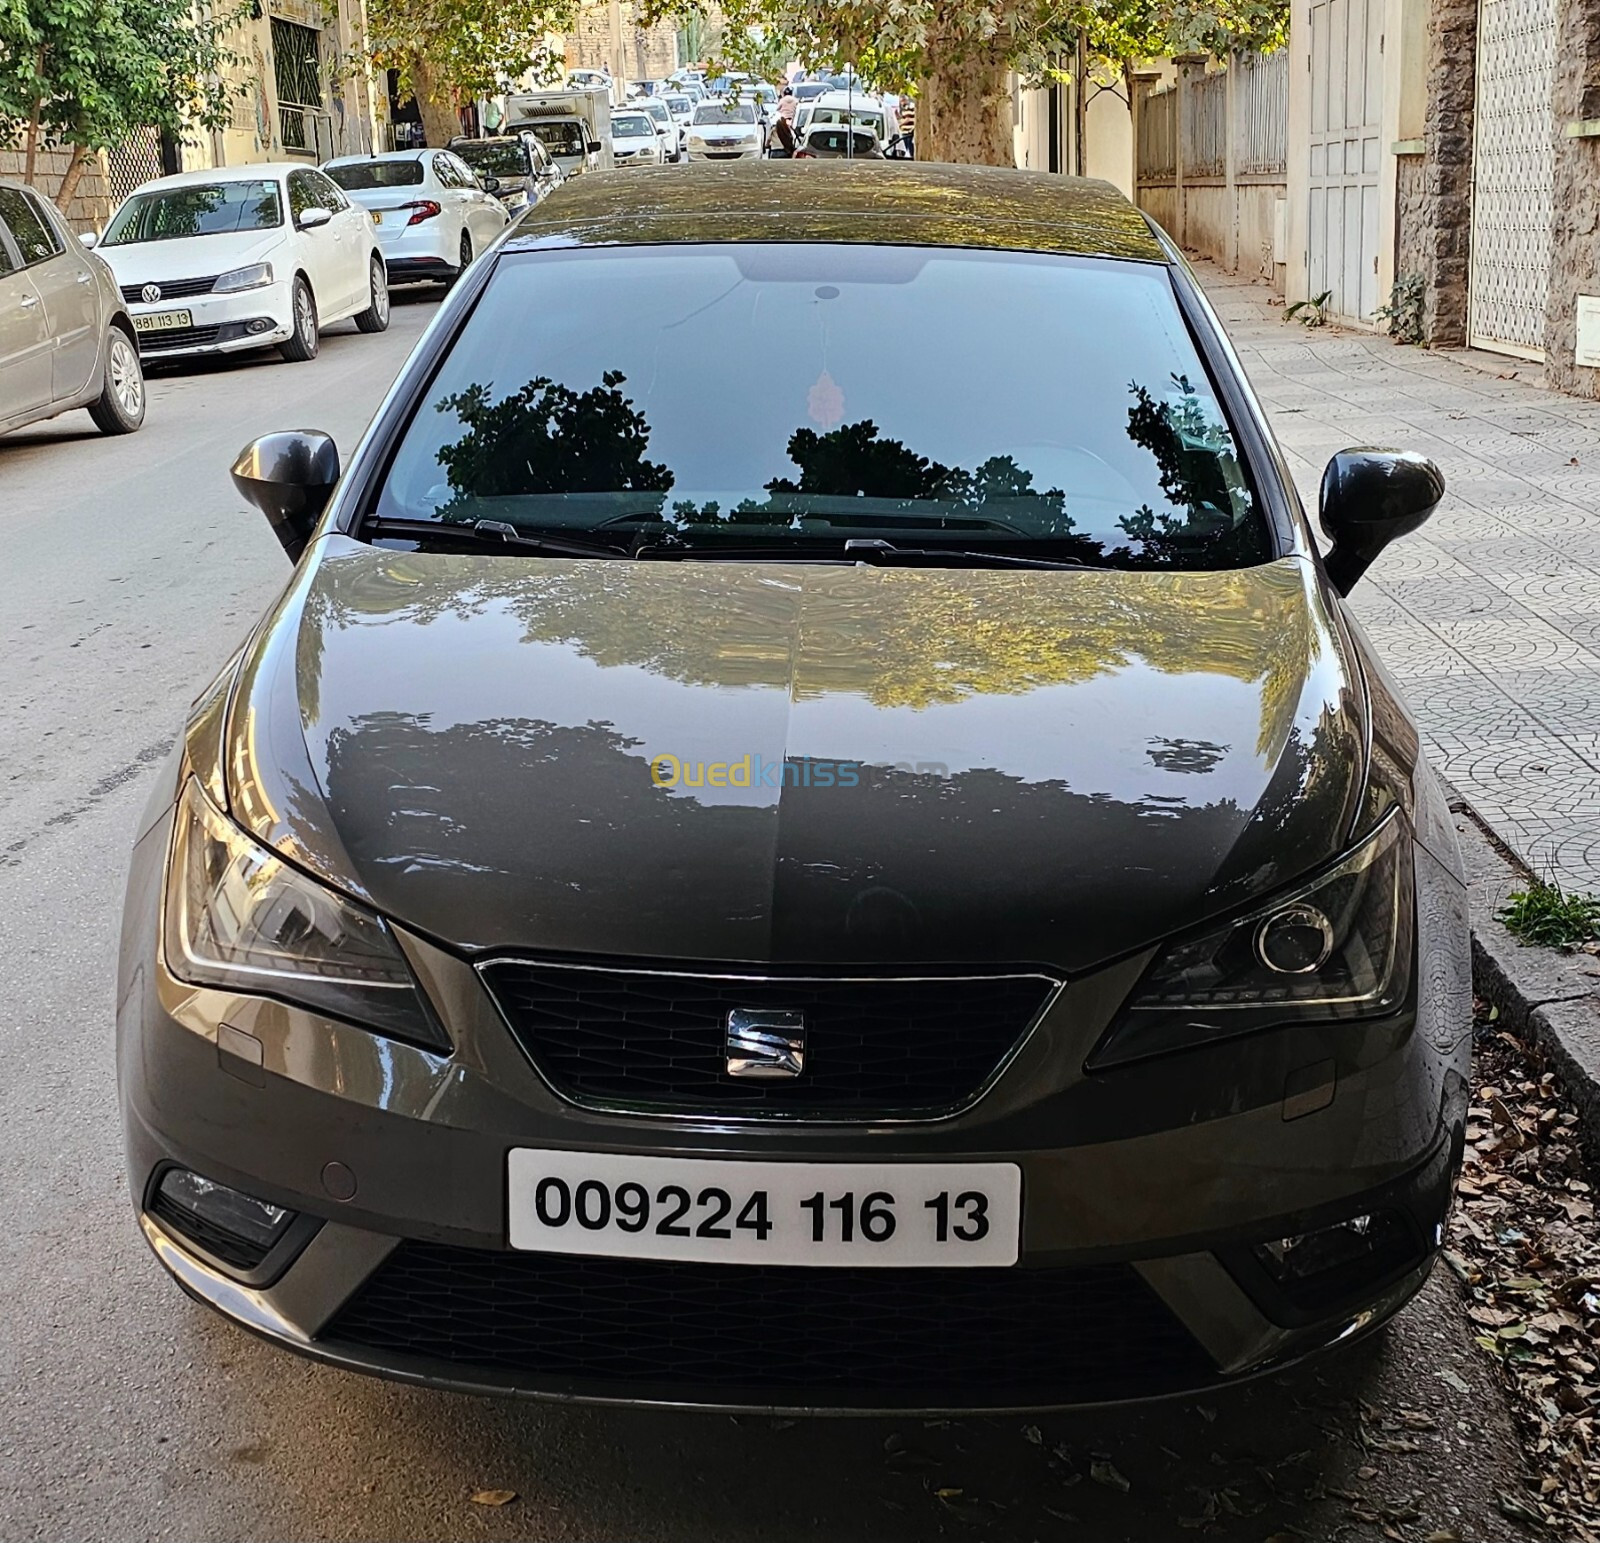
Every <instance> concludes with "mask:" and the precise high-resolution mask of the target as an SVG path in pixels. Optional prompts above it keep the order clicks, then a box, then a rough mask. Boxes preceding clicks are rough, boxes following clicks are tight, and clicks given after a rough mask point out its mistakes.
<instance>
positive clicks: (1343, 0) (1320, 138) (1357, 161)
mask: <svg viewBox="0 0 1600 1543" xmlns="http://www.w3.org/2000/svg"><path fill="white" fill-rule="evenodd" d="M1507 3H1510V4H1517V3H1520V0H1507ZM1382 116H1383V0H1312V4H1311V168H1310V169H1311V176H1310V188H1311V208H1310V227H1309V236H1310V249H1309V251H1308V252H1307V254H1306V255H1307V259H1308V261H1307V267H1308V273H1309V278H1310V282H1311V294H1312V295H1313V296H1317V295H1320V294H1321V293H1322V292H1323V291H1324V290H1330V291H1332V297H1331V298H1330V299H1329V301H1328V307H1327V308H1328V310H1329V311H1330V312H1332V313H1333V314H1335V315H1338V316H1345V317H1349V318H1351V319H1352V320H1356V321H1364V322H1370V321H1371V320H1372V315H1373V312H1375V311H1376V310H1377V309H1378V168H1379V166H1380V165H1381V164H1382V160H1383V158H1382V155H1381V154H1380V150H1381V145H1382V134H1381V130H1382V124H1381V119H1382Z"/></svg>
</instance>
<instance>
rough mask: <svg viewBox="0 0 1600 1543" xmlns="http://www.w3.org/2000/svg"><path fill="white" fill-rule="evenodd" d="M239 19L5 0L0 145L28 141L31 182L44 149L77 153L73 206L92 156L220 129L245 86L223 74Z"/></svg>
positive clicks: (58, 0) (151, 1) (130, 3)
mask: <svg viewBox="0 0 1600 1543" xmlns="http://www.w3.org/2000/svg"><path fill="white" fill-rule="evenodd" d="M239 15H240V13H239V12H238V11H237V10H218V9H215V8H213V7H212V6H210V5H208V4H204V3H202V4H194V3H193V0H0V141H4V140H15V139H17V138H21V139H22V141H23V151H24V158H25V159H24V169H23V176H24V179H25V180H26V181H29V182H32V181H33V180H34V176H35V172H36V169H37V162H38V152H39V149H40V147H41V146H42V145H47V144H55V145H64V146H67V147H69V148H70V149H71V151H72V159H71V161H70V163H69V165H68V169H67V173H66V176H65V177H64V178H63V179H62V183H61V186H60V188H59V189H58V190H57V192H56V202H57V203H58V204H59V205H60V207H61V208H63V209H65V208H66V207H67V206H68V205H69V204H70V203H71V202H72V198H73V195H74V194H75V193H76V192H77V188H78V183H79V181H80V179H81V178H82V176H83V171H84V167H85V165H86V164H87V162H88V159H89V157H90V156H91V155H92V154H93V153H94V152H95V151H97V150H109V149H111V148H112V147H113V146H115V145H118V144H120V143H122V142H123V141H124V140H125V139H126V138H127V137H128V135H129V134H130V133H132V132H133V131H134V130H135V129H139V128H146V127H154V128H158V129H164V130H167V131H169V132H171V133H173V134H180V133H182V132H183V130H184V129H186V128H189V127H200V128H215V127H220V126H221V125H222V124H223V123H225V122H226V121H227V119H228V114H229V110H230V107H231V104H232V99H233V97H234V95H235V94H236V93H237V91H238V90H239V87H238V86H236V85H233V84H230V83H229V82H228V81H227V80H226V79H225V78H224V71H225V68H226V66H228V65H229V64H231V63H233V62H235V55H234V54H233V52H232V51H231V50H230V49H229V48H228V46H227V44H226V38H227V35H228V32H229V31H230V29H231V28H232V27H234V26H235V25H236V24H237V22H238V20H239Z"/></svg>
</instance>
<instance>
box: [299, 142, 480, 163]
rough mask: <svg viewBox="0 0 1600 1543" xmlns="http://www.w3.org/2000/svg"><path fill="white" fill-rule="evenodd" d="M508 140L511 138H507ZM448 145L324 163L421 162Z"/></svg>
mask: <svg viewBox="0 0 1600 1543" xmlns="http://www.w3.org/2000/svg"><path fill="white" fill-rule="evenodd" d="M507 137H508V138H509V137H510V136H507ZM447 149H449V146H448V145H427V146H423V147H422V148H421V149H413V150H374V151H373V152H372V153H371V154H370V155H336V156H334V157H333V159H332V160H328V161H324V162H323V163H322V164H323V165H324V166H354V165H356V164H357V163H358V162H361V161H420V160H421V159H422V157H423V156H425V155H432V154H434V152H435V151H436V150H447Z"/></svg>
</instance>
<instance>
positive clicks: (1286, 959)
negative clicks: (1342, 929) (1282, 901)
mask: <svg viewBox="0 0 1600 1543" xmlns="http://www.w3.org/2000/svg"><path fill="white" fill-rule="evenodd" d="M1255 942H1256V958H1258V959H1259V960H1260V961H1261V962H1262V963H1263V964H1264V965H1266V967H1267V968H1268V969H1269V970H1271V971H1273V972H1274V973H1275V974H1278V975H1309V974H1311V972H1312V971H1313V970H1317V969H1320V968H1321V967H1322V966H1323V965H1324V964H1325V963H1327V959H1328V955H1329V954H1331V953H1332V952H1333V923H1332V922H1330V921H1329V920H1328V918H1327V917H1326V916H1324V915H1323V914H1322V912H1321V911H1319V910H1318V909H1317V908H1316V907H1315V906H1314V905H1303V904H1302V905H1286V906H1284V908H1283V909H1282V910H1281V911H1274V912H1273V913H1272V915H1271V916H1269V917H1267V918H1266V919H1265V920H1264V921H1262V923H1261V925H1260V926H1258V927H1257V928H1256V939H1255Z"/></svg>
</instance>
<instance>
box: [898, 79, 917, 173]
mask: <svg viewBox="0 0 1600 1543" xmlns="http://www.w3.org/2000/svg"><path fill="white" fill-rule="evenodd" d="M900 143H901V144H902V145H904V146H905V149H906V155H907V156H908V157H909V158H910V159H911V160H915V159H916V158H917V104H916V103H915V102H914V101H913V100H912V99H911V97H910V95H909V94H907V95H906V96H903V97H901V98H900Z"/></svg>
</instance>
